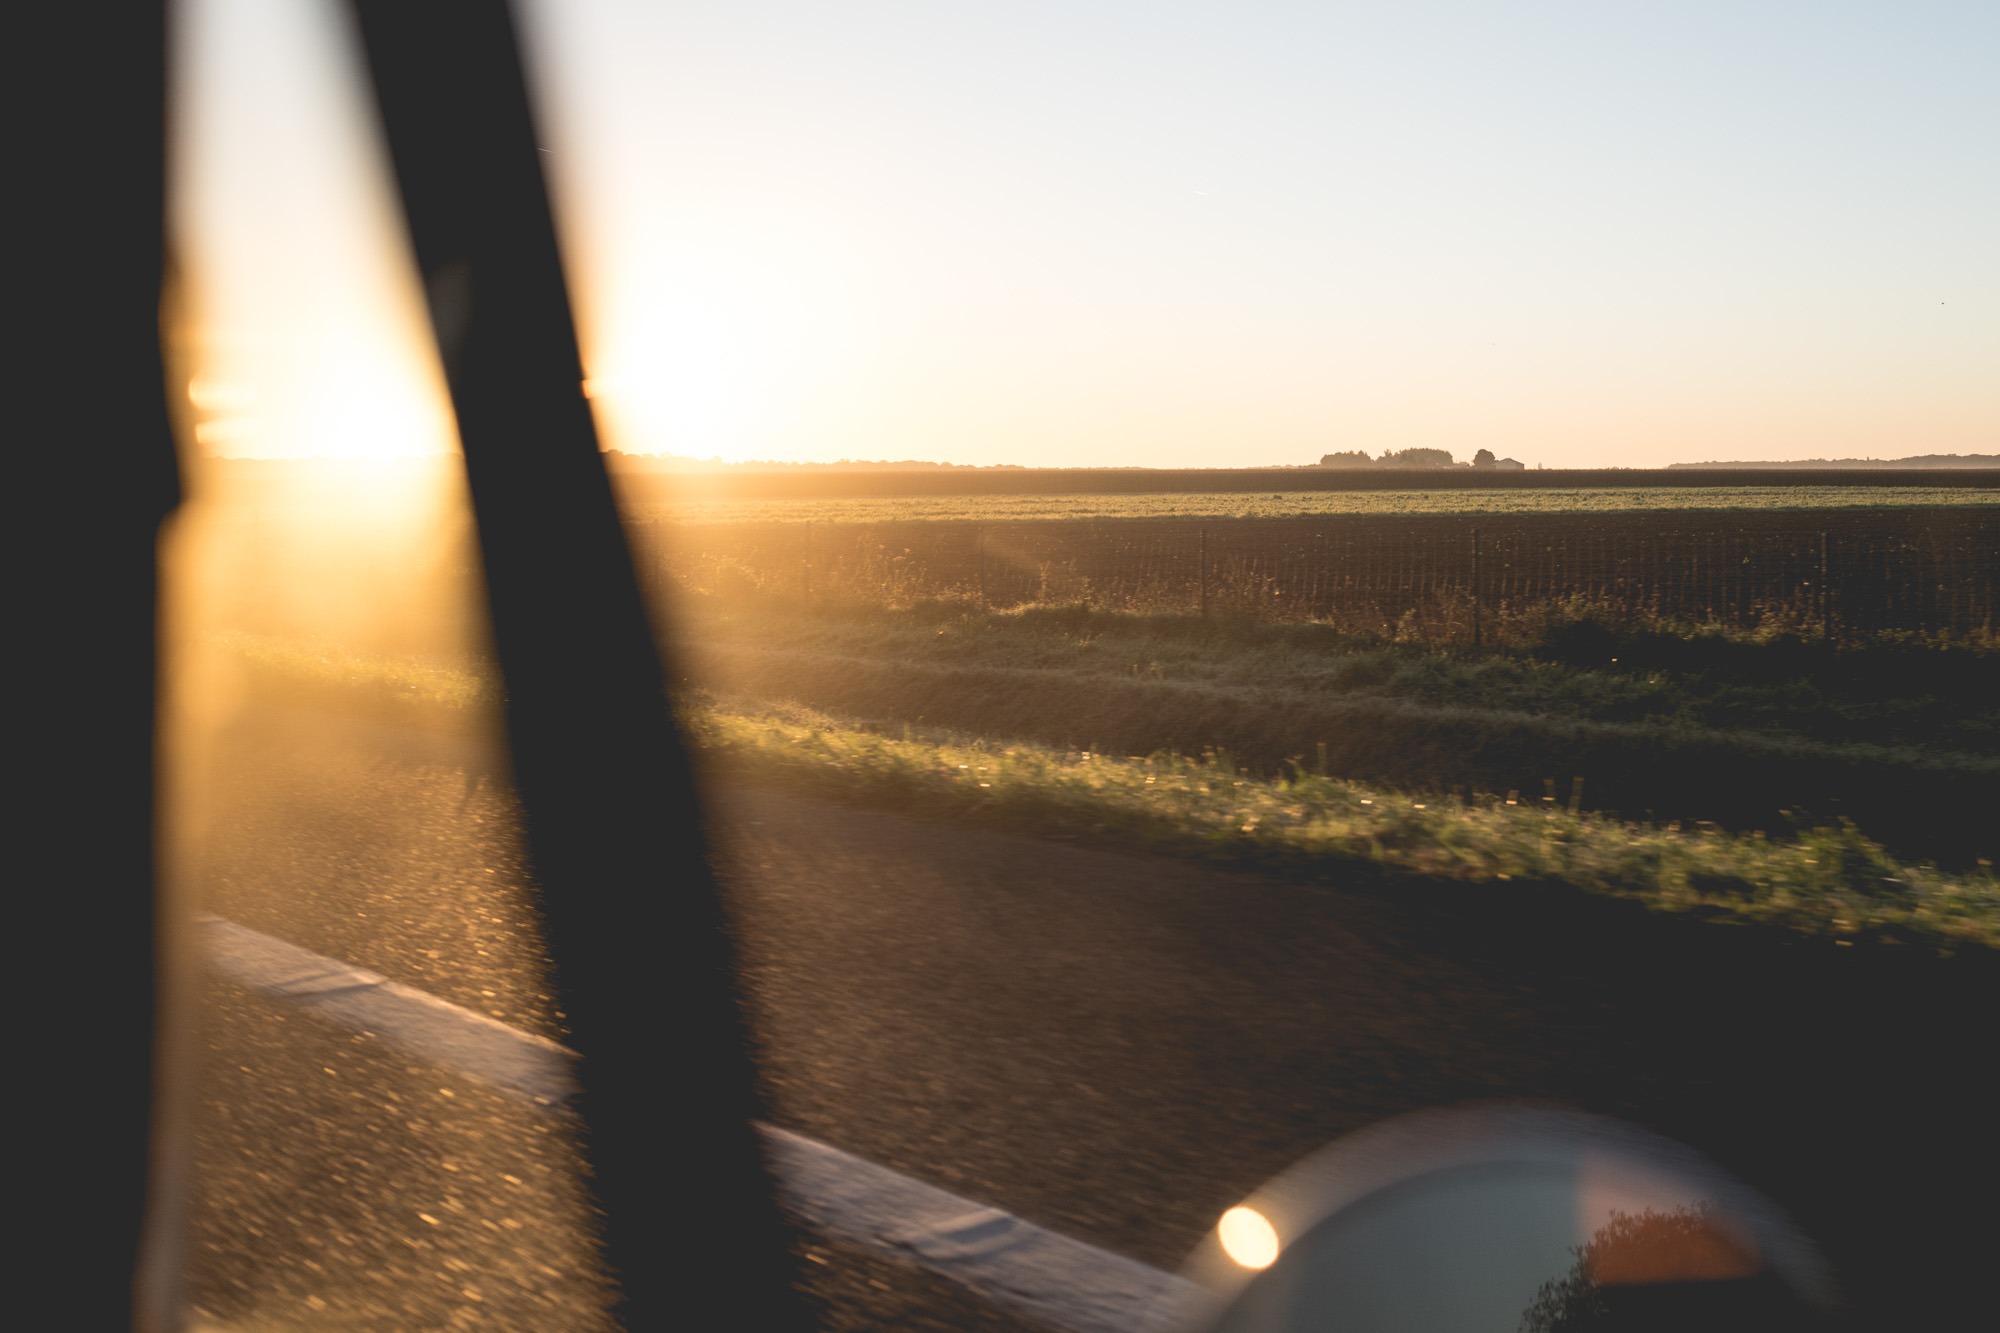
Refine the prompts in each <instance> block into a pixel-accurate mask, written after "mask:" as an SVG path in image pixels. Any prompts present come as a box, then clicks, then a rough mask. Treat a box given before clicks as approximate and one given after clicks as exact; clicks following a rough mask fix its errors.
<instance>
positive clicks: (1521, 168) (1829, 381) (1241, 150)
mask: <svg viewBox="0 0 2000 1333" xmlns="http://www.w3.org/2000/svg"><path fill="white" fill-rule="evenodd" d="M521 14H522V20H523V25H524V29H525V31H526V33H527V35H528V38H529V44H530V61H531V66H532V70H531V73H532V77H533V79H534V82H535V92H536V95H537V97H538V100H539V102H540V107H541V119H542V127H543V141H544V146H545V148H546V149H547V152H546V154H545V158H544V160H545V163H546V165H547V167H548V170H549V175H550V181H551V185H552V188H553V189H554V190H555V194H556V199H557V205H558V217H559V222H560V225H561V229H562V233H563V242H564V248H565V257H566V263H567V265H568V268H569V272H570V278H571V283H572V289H573V295H574V298H575V301H576V305H577V311H578V317H579V328H580V334H581V337H582V342H583V346H584V355H585V361H586V368H587V374H588V375H589V377H590V381H591V391H592V395H593V405H594V406H595V408H596V409H597V412H598V414H599V420H600V423H601V425H602V427H603V430H604V434H605V437H606V441H607V443H608V444H610V445H611V446H613V447H617V448H621V449H624V450H627V451H628V452H637V453H658V452H665V453H673V454H680V455H684V456H695V457H720V458H724V459H729V460H743V459H789V460H807V461H830V460H834V459H839V458H868V459H881V458H889V459H902V458H911V459H923V460H930V461H942V462H955V463H980V464H991V463H1016V464H1025V465H1029V466H1078V465H1098V466H1131V465H1146V466H1163V467H1191V466H1241V465H1253V464H1274V463H1309V462H1313V461H1315V460H1317V459H1318V458H1319V457H1320V455H1322V454H1324V453H1330V452H1339V451H1346V450H1354V449H1360V450H1365V451H1367V452H1369V453H1372V454H1379V453H1381V452H1382V451H1384V450H1387V449H1400V448H1408V447H1412V446H1425V447H1433V448H1443V449H1448V450H1450V451H1452V452H1453V453H1454V454H1455V455H1457V456H1458V457H1459V458H1461V459H1463V458H1468V457H1470V455H1471V454H1472V453H1473V452H1474V451H1475V450H1477V449H1480V448H1490V449H1492V450H1493V451H1494V452H1495V453H1497V454H1500V455H1503V456H1513V457H1516V458H1519V459H1521V460H1523V461H1524V462H1527V463H1528V464H1529V465H1530V466H1534V465H1536V464H1540V465H1543V466H1549V467H1563V466H1630V467H1647V466H1657V465H1660V464H1665V463H1669V462H1684V461H1697V460H1702V459H1745V458H1762V459H1789V458H1810V457H1848V456H1852V457H1869V456H1873V457H1895V456H1902V455H1907V454H1919V453H1972V452H1985V453H1990V452H2000V370H1996V368H2000V245H1995V244H1994V238H1995V237H2000V80H1996V79H1994V78H1993V77H1991V71H1992V70H1993V68H1994V67H1995V65H1996V62H2000V7H1996V6H1994V5H1992V4H1990V3H1984V2H1983V0H1980V2H1968V3H1927V2H1925V0H1910V2H1907V3H1899V4H1897V5H1887V4H1865V5H1864V4H1849V3H1837V2H1835V3H1827V2H1822V3H1810V4H1808V3H1757V4H1744V3H1741V0H1735V2H1734V3H1710V2H1709V0H1689V2H1688V3H1682V4H1678V5H1673V6H1657V5H1649V6H1627V5H1617V6H1610V5H1604V4H1602V3H1534V2H1531V0H1522V2H1517V3H1510V4H1506V5H1500V4H1473V3H1445V2H1442V0H1431V2H1424V0H1418V2H1416V3H1407V4H1397V5H1393V6H1385V5H1379V4H1341V3H1327V2H1324V0H1323V2H1322V3H1315V4H1278V3H1266V2H1264V0H1234V2H1233V3H1230V4H1227V5H1224V4H1175V3H1161V2H1157V0H1156V2H1154V3H1145V4H1140V3H1117V2H1114V0H1067V2H1066V3H1061V4H1053V3H1051V4H1041V3H1033V2H1032V0H1009V2H1008V3H1004V4H1002V3H992V4H975V3H959V4H949V5H947V4H936V3H933V4H916V3H888V2H882V0H844V2H843V3H841V4H838V5H827V4H823V3H821V4H807V3H792V2H789V0H785V2H781V0H731V3H727V4H721V3H659V2H657V0H654V2H647V3H641V2H639V0H560V2H558V0H537V2H536V3H532V4H527V5H525V6H524V7H523V8H522V10H521ZM181 22H182V32H181V38H180V48H179V49H180V55H179V62H180V63H179V70H180V75H181V79H180V87H181V94H180V96H181V102H180V108H181V109H180V112H179V117H178V122H177V140H176V145H177V146H176V164H177V166H176V172H177V181H178V184H177V196H176V227H177V232H178V235H179V237H180V243H181V246H182V248H183V252H184V254H185V255H186V256H187V259H188V263H189V270H190V273H191V275H192V283H191V292H192V300H191V304H190V307H189V310H190V313H189V316H188V321H189V336H190V337H191V338H192V339H193V341H194V344H195V347H196V359H197V363H198V365H199V367H200V369H199V370H198V371H197V378H198V380H199V383H198V384H197V385H196V386H195V390H196V396H197V397H198V398H199V399H201V400H202V402H204V403H206V404H207V405H206V406H201V404H200V403H198V404H197V405H198V406H200V407H201V412H202V415H203V417H204V421H203V434H204V437H205V438H204V440H203V443H204V446H205V447H207V448H209V449H211V450H214V451H217V452H223V453H235V454H251V455H264V456H272V455H293V454H328V455H333V456H397V455H401V454H406V453H410V452H422V451H426V450H437V449H448V448H450V447H451V435H450V417H449V412H448V411H447V410H446V408H445V405H444V401H443V396H442V389H441V383H442V381H441V377H440V375H439V373H438V371H437V367H436V364H435V358H434V356H433V354H432V353H431V351H430V349H429V344H428V341H427V335H426V334H425V332H424V329H423V326H422V322H421V318H422V316H421V312H422V302H421V299H420V297H419V296H418V293H417V288H416V284H415V279H414V277H413V275H412V271H411V267H410V261H409V258H408V254H407V246H406V244H405V242H404V241H403V239H402V237H401V233H400V230H399V225H398V223H397V221H396V211H395V204H394V198H393V192H392V189H391V187H390V185H389V184H388V180H387V175H386V168H385V166H384V163H383V155H382V150H381V147H380V144H379V139H378V134H377V132H376V130H375V129H374V127H373V124H372V120H371V118H370V115H369V113H368V111H367V108H366V100H365V97H364V95H363V93H362V88H363V87H364V85H363V83H362V82H361V80H360V76H359V72H358V68H357V66H356V62H355V55H354V51H353V47H352V42H351V40H350V39H349V37H348V34H347V33H346V30H345V28H344V26H343V20H342V15H341V10H340V8H339V6H338V5H337V4H335V3H333V0H190V2H189V3H186V4H185V5H184V8H183V10H182V19H181Z"/></svg>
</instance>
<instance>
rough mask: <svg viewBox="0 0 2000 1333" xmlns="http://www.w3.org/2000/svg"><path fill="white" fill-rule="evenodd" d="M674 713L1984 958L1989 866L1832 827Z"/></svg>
mask: <svg viewBox="0 0 2000 1333" xmlns="http://www.w3.org/2000/svg"><path fill="white" fill-rule="evenodd" d="M219 646H220V648H221V649H222V651H223V652H224V654H225V655H226V656H227V657H228V658H230V659H231V660H232V661H233V662H234V663H235V664H236V667H237V669H238V670H240V671H241V672H242V679H241V682H240V683H241V684H242V686H243V688H244V691H245V693H246V694H247V695H248V696H249V697H252V698H256V697H267V698H278V699H283V700H287V701H290V702H294V703H297V702H309V703H310V704H311V705H312V706H314V707H317V708H322V709H331V710H339V711H345V712H350V713H354V714H357V715H365V716H369V717H373V718H376V719H381V720H388V721H393V722H395V723H397V724H398V725H402V726H420V727H424V728H426V729H430V730H442V731H446V732H451V731H457V732H460V733H462V734H464V735H466V736H468V737H470V736H473V735H476V734H478V733H479V732H480V731H481V729H483V728H487V727H490V726H492V725H493V723H494V720H495V712H494V709H493V704H494V703H495V701H496V699H497V689H496V687H495V685H494V682H493V680H492V677H491V675H490V673H489V672H487V671H486V670H484V669H483V668H480V667H477V666H474V665H467V664H457V665H453V664H446V663H436V662H413V661H410V660H407V659H401V658H395V657H384V656H379V655H358V654H352V653H348V652H344V651H342V650H339V649H337V648H332V647H328V646H325V645H319V644H313V643H302V642H298V641H285V640H276V639H271V638H266V637H258V636H252V635H243V634H238V635H232V636H228V637H227V638H226V639H225V640H223V641H222V642H221V644H220V645H219ZM681 704H682V715H683V718H684V719H685V721H686V723H687V725H688V727H689V729H690V731H691V732H692V734H693V736H694V737H695V739H696V741H697V743H698V744H699V745H700V746H701V747H702V749H703V750H704V751H705V753H706V754H707V755H708V756H709V760H710V762H711V763H712V764H713V765H715V766H717V767H718V768H722V769H726V770H728V771H732V772H735V773H738V774H741V775H743V776H746V777H750V778H754V779H758V780H763V781H769V782H777V783H783V784H787V785H791V786H795V787H800V788H804V789H807V790H812V791H815V792H819V793H821V794H824V795H826V796H829V797H833V798H836V799H840V800H846V801H860V802H868V803H876V804H889V805H894V806H898V807H903V808H909V809H914V810H919V811H929V812H932V813H936V814H940V815H951V816H953V817H958V818H966V819H971V820H975V821H980V822H987V823H993V824H998V825H1001V826H1007V827H1028V828H1032V829H1034V830H1036V831H1039V832H1044V833H1063V834H1068V835H1073V836H1080V837H1087V838H1092V839H1096V840H1100V841H1105V842H1109V843H1114V844H1130V845H1137V846H1143V847H1150V848H1158V849H1165V850H1172V851H1178V852H1182V853H1186V854H1194V855H1201V856H1208V857H1214V858H1218V859H1221V860H1224V861H1229V862H1232V863H1237V864H1244V865H1252V866H1259V867H1264V868H1268V869H1278V870H1283V871H1285V872H1287V873H1295V874H1308V875H1318V874H1335V875H1338V874H1345V873H1350V871H1351V868H1353V867H1356V866H1362V865H1367V866H1373V867H1376V868H1378V869H1379V870H1382V871H1385V872H1390V873H1392V874H1395V875H1407V876H1413V877H1416V878H1417V879H1424V880H1438V879H1446V880H1456V881H1475V882H1490V883H1494V884H1499V883H1502V882H1509V881H1522V882H1528V881H1534V882H1543V883H1555V884H1560V885H1566V886H1569V887H1570V888H1572V889H1578V890H1584V891H1588V892H1591V893H1596V894H1608V895H1613V896H1617V897H1622V898H1630V899H1634V900H1637V901H1640V902H1643V903H1645V904H1647V905H1649V906H1651V907H1653V908H1656V909H1659V910H1663V911H1674V912H1693V913H1698V914H1703V915H1709V916H1715V917H1719V918H1724V919H1729V920H1740V921H1746V922H1748V921H1755V922H1764V923H1771V924H1778V925H1782V926H1784V927H1786V928H1789V929H1792V930H1797V931H1804V932H1808V933H1812V934H1818V935H1830V936H1833V937H1836V938H1838V939H1841V940H1843V941H1848V940H1853V941H1859V940H1893V941H1900V942H1914V943H1921V944H1923V945H1926V946H1928V947H1937V948H1942V949H1947V950H1948V949H1953V948H1957V947H1960V946H1962V945H1965V944H1971V943H1977V944H1984V945H2000V880H1996V878H1995V875H1994V873H1993V869H1992V866H1991V864H1990V862H1985V861H1982V862H1979V863H1977V864H1973V865H1969V866H1967V867H1965V868H1963V869H1958V870H1951V869H1940V868H1939V867H1938V866H1937V865H1936V864H1935V863H1934V862H1930V861H1926V860H1923V859H1921V858H1910V857H1906V856H1895V855H1892V854H1891V853H1890V852H1888V851H1887V850H1885V849H1884V848H1883V847H1882V846H1881V845H1880V844H1879V843H1877V842H1874V841H1872V840H1871V839H1869V838H1868V837H1866V836H1864V835H1863V834H1862V833H1861V832H1860V831H1859V830H1858V829H1856V828H1855V827H1854V826H1853V825H1852V824H1848V823H1835V824H1831V825H1827V826H1822V827H1805V828H1801V829H1799V830H1796V831H1795V832H1794V834H1793V835H1792V836H1788V837H1773V836H1766V835H1765V834H1764V833H1762V832H1740V833H1730V832H1726V831H1724V830H1722V829H1720V828H1717V827H1715V826H1713V825H1710V824H1682V823H1678V822H1668V823H1665V824H1653V823H1646V822H1635V821H1630V820H1620V819H1615V818H1611V817H1608V816H1604V815H1599V814H1593V813H1591V812H1590V811H1588V810H1586V809H1584V808H1583V803H1582V800H1581V795H1582V793H1581V791H1580V790H1579V789H1576V788H1572V789H1571V790H1570V792H1569V793H1568V794H1567V795H1563V794H1558V795H1554V796H1550V795H1541V796H1533V795H1531V796H1520V795H1518V794H1517V795H1508V794H1485V793H1480V792H1478V791H1477V790H1476V789H1475V790H1473V791H1470V792H1464V793H1459V794H1451V793H1446V794H1442V795H1439V794H1426V793H1424V792H1421V791H1412V790H1411V789H1408V788H1405V787H1402V786H1399V785H1396V784H1389V783H1369V782H1363V781H1357V780H1352V779H1348V778H1343V777H1337V776H1333V775H1332V774H1331V773H1330V772H1328V771H1326V768H1327V764H1326V761H1325V760H1324V759H1322V758H1321V757H1320V756H1319V755H1317V754H1315V755H1314V756H1313V757H1312V759H1311V760H1309V761H1308V762H1305V763H1295V764H1289V765H1286V766H1284V768H1283V769H1282V771H1280V772H1277V773H1272V774H1266V775H1259V774H1258V773H1256V772H1254V771H1251V770H1250V769H1249V768H1248V767H1247V766H1244V765H1240V764H1239V763H1238V762H1237V761H1236V760H1234V759H1233V758H1231V757H1229V756H1228V755H1226V754H1222V753H1216V752H1209V753H1206V754H1200V755H1185V754H1175V753H1172V752H1165V751H1162V752H1158V753H1153V754H1149V755H1139V756H1132V755H1123V754H1118V753H1115V752H1114V753H1110V754H1106V753H1102V752H1100V751H1098V750H1095V749H1091V750H1079V749H1070V748H1064V747H1058V746H1053V745H1034V744H1027V743H1004V742H1000V741H995V740H991V739H985V738H979V737H971V736H967V735H965V734H963V733H961V732H956V731H954V730H952V729H950V728H943V727H937V726H933V725H917V724H908V725H904V726H893V725H884V724H882V723H880V722H862V721H856V720H854V719H852V718H842V717H837V716H833V715H829V714H826V713H822V712H819V711H816V710H813V709H810V708H807V707H804V706H802V705H799V704H782V703H758V702H752V701H747V700H743V699H740V698H726V697H721V696H718V695H715V694H713V693H712V692H709V691H703V690H693V689H690V690H686V691H684V692H683V695H682V700H681ZM470 748H471V747H470V746H468V750H470ZM1343 867H1346V868H1349V869H1345V870H1344V869H1343ZM1413 882H1414V881H1413Z"/></svg>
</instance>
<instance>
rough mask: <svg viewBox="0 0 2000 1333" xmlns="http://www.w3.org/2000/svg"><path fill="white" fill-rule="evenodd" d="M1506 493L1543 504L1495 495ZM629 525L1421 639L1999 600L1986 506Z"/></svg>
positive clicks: (644, 542) (726, 571)
mask: <svg viewBox="0 0 2000 1333" xmlns="http://www.w3.org/2000/svg"><path fill="white" fill-rule="evenodd" d="M1475 494H1476V493H1475ZM1544 494H1546V493H1544ZM1503 497H1504V498H1506V499H1510V500H1511V499H1515V498H1517V497H1518V498H1523V499H1525V498H1531V497H1532V498H1541V496H1540V495H1537V494H1536V493H1534V492H1513V493H1504V492H1503V493H1498V494H1497V495H1493V496H1492V498H1503ZM1180 498H1181V499H1186V498H1187V497H1180ZM633 531H634V534H635V545H636V546H637V548H638V554H639V559H640V561H641V565H642V568H643V569H644V570H645V571H646V572H647V574H648V576H649V577H650V579H651V580H652V582H653V584H654V586H655V588H656V590H658V591H660V592H664V591H665V590H667V589H669V588H672V587H681V588H687V589H692V590H696V591H702V592H711V593H723V594H730V595H740V594H751V593H759V592H761V593H775V594H781V595H785V596H790V597H800V598H806V599H809V600H818V601H824V602H845V603H852V604H874V605H884V606H897V605H912V604H914V603H917V602H920V601H925V600H961V601H966V602H969V603H972V604H975V605H982V606H985V607H987V608H993V609H1005V608H1010V607H1018V606H1024V605H1083V606H1088V607H1093V608H1096V609H1101V610H1123V611H1151V612H1158V611H1196V612H1201V613H1216V614H1233V615H1248V616H1251V617H1254V618H1257V619H1268V620H1278V621H1317V622H1322V623H1327V624H1334V625H1338V626H1341V627H1342V628H1344V629H1347V630H1350V631H1354V632H1361V633H1378V632H1379V633H1387V634H1391V635H1395V636H1399V637H1405V638H1408V637H1417V638H1421V639H1422V640H1423V641H1425V642H1431V643H1454V642H1478V641H1480V639H1481V637H1482V635H1496V634H1501V633H1504V631H1505V627H1506V626H1508V625H1509V624H1511V623H1514V622H1518V621H1520V620H1521V619H1522V618H1523V617H1532V616H1534V615H1536V614H1539V613H1540V612H1541V611H1542V610H1543V609H1545V608H1547V607H1549V606H1551V605H1556V604H1561V605H1571V606H1573V605H1576V604H1581V603H1587V604H1590V605H1591V606H1594V607H1596V608H1599V609H1601V610H1603V611H1604V612H1606V613H1607V614H1611V615H1613V616H1623V617H1627V618H1638V619H1643V620H1647V621H1651V622H1662V621H1667V622H1674V623H1682V624H1695V625H1711V626H1718V627H1724V628H1734V629H1743V630H1756V629H1760V628H1761V629H1769V628H1773V627H1776V628H1781V629H1787V630H1790V631H1793V632H1800V633H1809V634H1813V635H1817V636H1819V637H1825V638H1839V637H1843V636H1849V635H1856V634H1877V633H1883V632H1890V633H1916V634H1924V635H1931V636H1942V637H1946V638H1952V637H1957V638H1968V637H1969V638H1981V639H1990V638H1991V636H1992V634H1993V633H1994V630H1995V610H1996V602H2000V507H1995V506H1993V505H1967V506H1959V507H1954V508H1923V509H1916V508H1900V507H1890V506H1886V505H1876V506H1872V507H1861V508H1842V509H1829V508H1825V507H1817V508H1804V507H1800V508H1775V507H1770V506H1768V505H1767V506H1764V507H1759V508H1755V509H1750V508H1715V509H1680V510H1669V511H1657V512H1656V511H1649V510H1615V509H1613V510H1602V511H1598V510H1590V509H1576V508H1571V509H1569V510H1552V509H1546V508H1545V509H1541V510H1539V511H1536V510H1529V511H1525V512H1524V511H1521V510H1515V511H1512V512H1506V511H1500V512H1495V511H1486V512H1472V513H1468V512H1457V513H1451V512H1443V513H1440V512H1429V513H1422V512H1418V513H1410V512H1391V513H1383V512H1381V511H1380V510H1376V511H1372V512H1348V513H1332V514H1329V513H1316V514H1311V515H1299V516H1290V517H1261V516H1260V517H1245V518H1215V519H1197V518H1156V517H1131V518H1070V519H1046V518H1044V519H1030V518H1010V519H1005V520H994V521H974V520H967V519H946V518H938V519H928V520H926V519H912V518H897V519H886V518H885V519H882V520H878V521H859V520H855V521H827V522H819V521H813V522H805V521H786V520H772V519H761V520H751V519H744V520H741V521H733V522H732V521H707V522H688V521H683V522H679V523H668V522H651V523H648V522H644V521H640V522H636V523H635V524H634V527H633Z"/></svg>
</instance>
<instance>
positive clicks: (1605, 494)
mask: <svg viewBox="0 0 2000 1333" xmlns="http://www.w3.org/2000/svg"><path fill="white" fill-rule="evenodd" d="M1994 504H2000V490H1980V489H1973V488H1941V487H1918V486H1909V487H1892V486H1785V487H1754V488H1751V487H1741V486H1705V487H1696V486H1690V487H1657V488H1654V487H1633V488H1629V489H1602V490H1598V489H1577V490H1507V489H1498V490H1483V489H1481V490H1449V491H1287V492H1282V493H1258V494H1255V495H1240V494H1200V493H1189V494H1180V493H1166V494H1146V495H936V496H896V497H882V498H848V499H841V498H832V499H812V500H716V499H706V500H704V499H690V500H685V501H681V502H679V503H666V504H657V503H641V504H637V505H635V506H634V507H633V510H632V514H633V517H634V518H635V519H638V520H640V521H645V520H652V519H669V520H674V521H678V522H716V523H751V522H756V523H768V522H797V523H882V522H891V521H893V522H909V521H913V520H918V521H924V520H928V521H965V520H984V521H986V522H992V523H1001V522H1020V521H1028V520H1035V521H1042V520H1050V519H1098V518H1155V519H1167V518H1204V519H1224V518H1301V517H1310V516H1314V515H1320V514H1551V513H1619V512H1631V511H1660V510H1689V509H1696V510H1718V509H1722V510H1755V511H1759V512H1763V511H1768V510H1772V509H1787V510H1806V509H1813V510H1827V509H1874V508H1883V507H1889V508H1904V509H1910V508H1938V507H1948V508H1963V507H1966V506H1973V505H1994Z"/></svg>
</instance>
